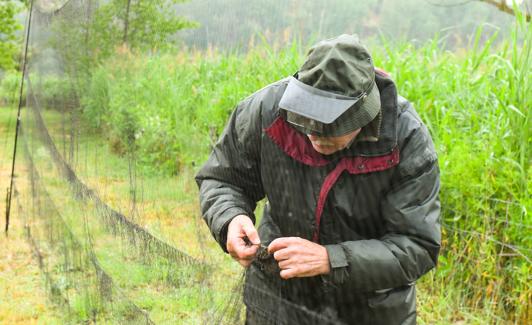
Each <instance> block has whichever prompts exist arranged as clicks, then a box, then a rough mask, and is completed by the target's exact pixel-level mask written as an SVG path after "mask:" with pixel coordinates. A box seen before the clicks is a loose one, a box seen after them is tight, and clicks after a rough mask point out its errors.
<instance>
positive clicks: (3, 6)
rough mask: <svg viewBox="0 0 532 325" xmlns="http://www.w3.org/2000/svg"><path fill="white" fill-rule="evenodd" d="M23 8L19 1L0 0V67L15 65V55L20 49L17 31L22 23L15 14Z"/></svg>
mask: <svg viewBox="0 0 532 325" xmlns="http://www.w3.org/2000/svg"><path fill="white" fill-rule="evenodd" d="M22 8H23V6H22V2H21V1H15V0H0V69H2V70H9V69H13V68H15V66H16V55H17V53H18V51H19V49H20V46H19V45H20V44H19V38H18V35H17V31H19V30H20V29H22V25H21V24H20V23H19V22H18V21H17V19H16V18H15V15H16V14H17V13H19V12H20V11H21V9H22Z"/></svg>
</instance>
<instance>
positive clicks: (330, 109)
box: [279, 34, 380, 136]
mask: <svg viewBox="0 0 532 325" xmlns="http://www.w3.org/2000/svg"><path fill="white" fill-rule="evenodd" d="M279 107H280V108H282V109H284V110H286V112H287V114H286V116H287V121H288V122H290V123H291V124H293V125H294V126H295V127H296V128H298V129H300V130H301V131H302V132H305V133H312V134H319V135H323V136H340V135H344V134H347V133H349V132H352V131H354V130H356V129H359V128H361V127H363V126H365V125H367V124H368V123H369V122H371V121H372V120H373V119H374V118H375V117H376V116H377V114H378V113H379V111H380V95H379V90H378V88H377V86H376V84H375V68H374V67H373V62H372V59H371V56H370V55H369V53H368V51H367V49H366V48H365V47H364V46H363V45H362V44H360V42H359V40H358V37H356V36H351V35H345V34H344V35H340V36H339V37H336V38H332V39H328V40H325V41H321V42H319V43H317V44H316V45H314V46H313V47H312V48H311V49H310V51H309V53H308V55H307V59H306V61H305V63H304V64H303V66H302V67H301V69H300V70H299V72H298V78H297V79H296V78H291V79H290V81H289V83H288V86H287V88H286V90H285V92H284V94H283V97H282V98H281V101H280V103H279Z"/></svg>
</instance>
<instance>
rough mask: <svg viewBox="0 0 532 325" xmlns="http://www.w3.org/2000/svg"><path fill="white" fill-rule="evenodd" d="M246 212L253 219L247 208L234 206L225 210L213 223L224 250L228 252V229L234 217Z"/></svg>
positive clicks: (215, 236)
mask: <svg viewBox="0 0 532 325" xmlns="http://www.w3.org/2000/svg"><path fill="white" fill-rule="evenodd" d="M240 214H244V215H247V216H249V217H250V218H251V220H253V217H252V216H250V215H249V213H248V212H246V210H244V209H242V208H239V207H234V208H229V209H227V210H225V211H224V212H223V213H222V214H221V215H220V216H219V217H218V218H216V223H215V224H214V225H213V226H214V227H213V235H214V238H215V239H216V241H217V242H218V244H220V247H222V249H223V251H224V252H226V253H228V252H227V229H228V228H229V223H231V221H232V220H233V219H234V217H236V216H238V215H240Z"/></svg>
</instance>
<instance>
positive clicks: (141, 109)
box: [12, 0, 512, 324]
mask: <svg viewBox="0 0 532 325" xmlns="http://www.w3.org/2000/svg"><path fill="white" fill-rule="evenodd" d="M180 2H181V1H164V0H158V1H135V0H120V1H119V0H68V1H53V0H34V1H31V10H30V11H31V14H30V15H29V17H28V22H27V23H26V28H27V37H26V42H27V57H26V64H25V67H26V69H25V71H24V94H23V97H22V104H23V106H24V108H23V110H22V117H21V124H20V128H19V141H18V152H19V153H20V154H19V156H20V159H19V160H18V161H17V175H18V177H17V178H16V182H15V187H14V190H13V197H12V202H13V203H12V207H13V209H12V210H13V211H14V212H13V213H16V216H17V217H20V218H24V224H25V234H26V236H27V240H28V242H29V244H30V246H31V249H32V252H33V254H34V256H35V259H36V261H37V262H38V265H39V267H40V269H41V271H42V274H43V278H44V282H45V285H46V288H47V290H48V293H49V295H50V300H51V301H52V302H53V303H54V304H57V305H58V306H60V307H61V308H62V309H61V310H63V311H64V313H65V319H68V320H69V321H71V322H73V323H98V322H103V323H123V324H143V323H146V324H244V322H245V320H246V314H247V317H248V320H249V321H250V322H251V323H252V324H255V323H256V324H298V323H305V324H343V323H345V315H344V316H342V315H338V310H344V311H345V310H346V308H348V306H351V305H352V306H362V305H364V306H366V307H367V308H370V309H372V308H373V309H372V310H373V311H372V312H373V313H375V315H376V316H375V317H377V316H378V317H380V316H379V315H378V313H379V306H380V304H382V303H386V304H389V303H393V301H396V302H397V303H398V304H400V302H401V301H404V300H405V299H411V298H412V297H408V296H404V295H405V292H407V291H405V290H406V289H405V288H407V287H409V286H410V285H411V284H405V285H401V286H397V288H400V289H397V288H393V287H379V285H373V286H372V285H371V283H368V284H367V287H368V288H371V289H368V290H365V289H364V288H365V287H366V284H360V286H359V287H360V288H361V289H360V291H357V292H354V293H353V295H352V296H351V297H344V298H345V299H344V298H341V299H339V301H343V302H342V303H344V304H345V306H343V307H342V308H343V309H342V308H340V309H335V308H322V309H320V308H313V307H312V303H310V304H302V303H300V301H299V300H297V299H292V298H291V297H292V296H293V292H291V290H297V288H298V286H297V285H292V286H286V287H285V286H284V284H281V285H280V286H278V287H275V288H272V287H268V286H269V282H267V280H264V281H263V282H260V285H256V283H257V282H249V281H246V276H249V274H246V272H250V271H247V269H244V268H242V267H240V266H239V265H238V263H236V262H235V261H233V260H232V259H231V258H230V256H229V255H227V254H224V253H223V251H222V249H221V248H220V246H219V245H218V244H217V243H216V242H215V240H214V239H213V238H212V237H213V236H212V234H211V233H210V231H209V228H208V227H207V226H206V225H205V222H204V221H203V220H202V216H201V212H200V209H199V202H198V189H197V185H196V183H195V181H194V175H195V174H196V173H197V171H198V169H199V167H200V166H201V165H203V164H204V163H205V161H206V160H207V158H208V156H209V153H210V151H211V149H212V148H213V147H214V146H215V143H216V141H217V139H218V138H219V137H220V136H221V135H222V134H223V130H224V126H225V124H226V122H227V120H228V118H229V116H230V113H231V112H232V110H233V109H234V105H236V104H237V103H238V102H239V101H240V100H242V99H244V98H245V97H246V96H248V95H249V94H251V93H253V92H254V91H256V90H258V89H260V88H261V87H262V86H264V85H266V84H268V83H270V82H273V81H275V80H278V79H281V78H282V77H286V76H290V75H292V74H293V73H294V72H295V71H297V68H298V66H299V65H300V64H301V63H302V59H303V57H302V55H301V51H299V47H300V46H301V47H303V45H301V44H302V43H304V42H308V41H309V40H315V39H316V38H317V37H324V36H325V35H327V36H329V35H333V34H335V33H336V32H338V31H341V30H343V28H345V27H346V26H347V27H349V26H352V25H353V24H354V23H355V22H353V21H352V20H350V19H344V20H345V21H347V22H349V21H351V22H349V23H347V25H346V26H336V25H335V19H334V17H331V16H330V15H327V10H326V9H327V1H316V2H314V1H313V2H311V3H309V4H307V5H304V4H303V2H298V1H292V2H288V3H287V4H285V1H269V2H268V4H265V5H264V6H266V7H267V8H266V9H265V8H262V7H260V6H258V5H257V4H256V2H253V1H240V2H239V1H233V2H234V4H237V6H236V7H233V11H231V12H230V13H229V12H224V11H223V10H224V8H223V5H220V4H219V3H216V4H211V5H209V2H208V1H191V2H190V3H188V4H181V3H180ZM341 2H342V1H339V3H341ZM376 3H377V4H372V6H378V3H381V2H376ZM209 6H213V7H212V8H209ZM234 8H237V9H238V10H237V9H234ZM364 8H366V9H367V8H370V9H371V8H372V7H371V6H369V5H360V6H358V8H355V9H353V10H355V11H356V12H358V11H357V10H362V9H364ZM274 9H275V10H274ZM264 10H271V12H280V11H282V12H283V15H279V16H274V15H268V16H265V15H262V14H261V13H263V11H264ZM305 10H308V11H309V12H312V13H313V16H312V19H313V20H312V21H313V22H312V23H309V22H308V19H307V18H308V17H306V18H305V17H298V16H297V13H302V12H305ZM356 12H353V13H350V14H349V15H351V14H356ZM222 13H223V14H222ZM346 15H347V14H346ZM246 17H253V21H251V20H246ZM344 18H346V17H344ZM198 21H202V22H204V23H202V24H204V25H205V27H204V28H198V27H199V26H200V24H199V23H198ZM257 21H258V22H260V24H257V26H281V27H278V28H272V29H268V28H265V29H262V30H257V28H259V27H255V30H254V27H253V24H254V23H253V22H257ZM287 21H290V23H288V22H287ZM283 24H284V25H283ZM296 25H298V26H299V27H301V30H302V32H301V33H300V34H296V33H294V31H293V29H292V27H290V26H296ZM244 28H247V29H246V30H250V31H252V32H249V33H248V32H246V33H248V34H246V35H247V36H249V37H247V38H241V37H239V36H240V35H243V34H242V33H244V32H242V31H241V30H243V29H244ZM364 28H365V30H368V29H370V28H371V26H369V27H368V26H366V27H364ZM362 29H363V28H362ZM255 32H260V33H259V34H254V33H255ZM290 42H293V43H290ZM260 44H262V45H260ZM290 44H294V45H292V47H291V48H290V46H288V47H287V48H288V49H287V50H285V51H284V52H283V51H280V52H277V51H276V50H277V49H279V48H280V47H282V46H285V45H290ZM225 45H227V48H231V49H232V50H231V51H229V50H228V55H227V57H225V58H224V57H223V55H219V53H220V52H221V51H223V47H224V46H225ZM258 46H263V47H264V48H265V49H266V50H265V51H257V50H256V48H257V47H258ZM242 52H246V53H247V54H246V55H244V56H241V57H238V56H235V55H234V54H235V53H242ZM140 53H141V54H142V55H141V54H140ZM265 53H266V54H265ZM268 53H269V54H270V55H271V57H270V58H268V57H266V56H267V55H268ZM250 62H251V63H250ZM243 65H246V68H247V69H251V70H252V71H253V69H256V70H257V71H258V70H260V71H261V73H262V74H263V75H265V77H264V78H263V80H255V79H252V78H248V77H246V76H247V75H241V74H240V72H241V69H242V66H243ZM261 78H262V77H261ZM198 80H199V81H198ZM192 98H194V99H195V100H192ZM360 166H363V165H360ZM361 168H363V167H361ZM331 170H332V169H331ZM331 170H327V172H331ZM280 172H284V171H280ZM327 175H330V174H324V175H323V178H325V177H326V176H327ZM289 176H290V175H287V179H288V178H289ZM333 176H334V175H333ZM336 176H337V177H338V176H339V175H336ZM327 177H329V176H327ZM328 179H329V178H328ZM361 179H362V178H361ZM287 182H288V180H287ZM237 185H238V184H237ZM377 185H378V184H377ZM377 185H376V186H377ZM228 186H229V187H231V186H232V185H231V184H229V185H228ZM287 188H292V189H293V190H294V191H298V189H300V190H301V189H302V188H305V187H304V184H292V183H290V184H288V185H287ZM318 191H319V189H318ZM368 191H370V190H368ZM247 194H250V193H247ZM315 194H316V196H318V195H319V193H315ZM290 195H291V194H290V193H277V194H276V198H277V201H276V202H284V203H283V204H287V203H286V200H290V199H291V196H290ZM360 195H362V197H366V200H367V202H368V204H373V203H375V202H371V200H373V199H374V198H372V197H371V196H369V195H367V193H366V194H365V193H360ZM365 195H366V196H365ZM299 203H300V202H294V204H299ZM315 203H316V202H315ZM265 206H266V210H268V209H269V208H270V207H269V206H268V203H266V199H262V200H261V201H260V202H259V203H258V208H257V209H256V217H257V226H258V224H259V219H260V218H261V215H262V210H263V208H264V207H265ZM506 208H508V207H506ZM511 208H512V207H510V209H511ZM325 209H327V207H326V208H325ZM497 209H504V207H503V208H497ZM294 213H296V214H297V213H299V212H298V211H294ZM448 213H451V212H448ZM330 217H331V216H325V217H324V220H325V219H327V220H328V221H327V222H329V220H332V218H330ZM331 222H332V221H331ZM359 226H361V227H365V225H364V224H362V225H359ZM383 227H384V226H383ZM286 229H291V228H290V225H288V226H286ZM382 230H383V229H369V230H368V231H369V232H374V233H375V234H377V233H379V232H380V231H382ZM447 231H448V233H449V234H452V238H453V239H454V242H460V241H462V240H463V238H471V237H468V236H469V235H468V234H467V233H464V232H460V231H453V229H451V228H447ZM293 235H294V236H296V235H298V236H302V237H304V235H305V234H302V233H301V234H300V233H298V231H297V230H294V231H293ZM419 240H420V242H421V241H422V240H423V239H419ZM391 243H393V238H392V239H391ZM390 245H392V246H393V244H390ZM407 246H408V245H407ZM407 246H403V247H407ZM392 252H393V254H396V255H397V256H398V260H400V258H401V256H403V255H402V254H406V252H404V251H401V250H400V249H399V248H397V249H395V248H393V247H392V248H390V250H389V251H388V253H389V254H392ZM253 263H254V265H255V266H254V269H255V270H261V272H263V273H264V274H268V273H276V272H279V270H278V269H276V265H275V263H273V264H272V257H271V256H269V255H268V253H267V252H265V251H264V248H262V249H261V251H260V253H259V254H258V255H257V257H256V258H255V259H254V261H253ZM411 271H412V270H404V272H406V273H408V272H411ZM379 272H382V270H381V271H379ZM412 272H414V271H412ZM414 273H415V272H414ZM255 276H257V275H255ZM259 276H260V275H259ZM318 278H319V279H317V281H324V282H327V281H328V280H327V279H326V278H325V277H324V278H323V279H322V278H321V277H318ZM290 281H292V280H290ZM293 281H298V280H293ZM292 283H295V282H292ZM386 283H387V284H393V283H394V281H393V279H392V280H390V281H387V282H386ZM265 286H266V287H265ZM341 286H342V285H341V284H336V285H335V284H334V283H329V284H328V285H326V286H324V290H323V291H320V292H306V291H304V290H306V289H304V288H305V287H304V285H302V286H301V288H303V289H301V290H302V292H305V295H308V296H314V297H315V299H310V300H308V301H311V302H315V303H316V304H318V305H319V304H320V303H321V300H320V299H322V298H323V299H329V298H330V297H333V296H334V294H335V293H334V292H336V291H335V290H337V289H338V287H341ZM294 288H295V289H294ZM266 289H267V290H266ZM244 291H245V292H246V299H247V301H248V302H247V303H246V304H244V300H243V292H244ZM408 292H409V294H411V295H414V291H408ZM296 295H297V294H296ZM299 295H301V293H299ZM335 299H336V298H335ZM394 299H395V300H394ZM362 300H363V301H362ZM392 300H393V301H392ZM350 304H351V305H350ZM368 304H369V305H368ZM246 305H247V308H246ZM264 306H269V308H270V309H268V308H265V307H264ZM272 306H276V307H275V308H274V309H275V312H272V311H271V310H272V309H271V307H272ZM346 306H347V307H346ZM353 308H355V307H353ZM387 310H393V308H392V309H387ZM350 313H351V312H350ZM351 314H352V315H356V314H357V313H356V312H352V313H351ZM351 314H350V315H351ZM398 315H407V317H415V311H413V310H411V311H407V313H406V314H405V312H404V311H400V312H398ZM381 316H382V315H381ZM342 317H343V318H342ZM360 317H370V316H367V314H364V313H361V316H360ZM371 317H373V316H371ZM393 317H394V314H393V312H392V314H390V315H385V317H380V319H393ZM410 319H412V318H410ZM348 321H349V323H357V322H358V321H360V322H361V323H364V324H365V323H367V322H368V319H366V318H361V319H349V320H348Z"/></svg>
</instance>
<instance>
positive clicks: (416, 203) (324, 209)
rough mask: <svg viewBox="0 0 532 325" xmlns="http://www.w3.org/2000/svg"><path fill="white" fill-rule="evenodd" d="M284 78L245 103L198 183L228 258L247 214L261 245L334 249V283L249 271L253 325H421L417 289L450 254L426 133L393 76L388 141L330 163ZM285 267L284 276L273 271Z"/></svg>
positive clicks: (386, 87) (359, 144) (385, 106)
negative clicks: (291, 105) (234, 223)
mask: <svg viewBox="0 0 532 325" xmlns="http://www.w3.org/2000/svg"><path fill="white" fill-rule="evenodd" d="M287 82H288V81H287V79H283V80H281V81H279V82H276V83H274V84H272V85H269V86H267V87H265V88H263V89H261V90H259V91H258V92H256V93H255V94H253V95H251V96H250V97H248V98H247V99H245V100H244V101H242V102H241V103H240V104H239V105H238V106H237V108H236V109H235V111H234V112H233V114H232V116H231V118H230V120H229V122H228V124H227V126H226V128H225V130H224V132H223V134H222V135H221V137H220V139H219V141H218V142H217V144H216V145H215V147H214V149H213V152H212V154H211V155H210V157H209V159H208V161H207V162H206V163H205V165H204V166H203V167H202V169H201V170H200V171H199V173H198V174H197V176H196V181H197V183H198V186H199V187H200V203H201V210H202V213H203V216H204V219H205V221H206V222H207V225H208V226H209V228H210V230H211V232H212V234H213V236H214V238H215V239H216V240H217V241H218V242H219V243H220V245H221V247H222V249H224V250H226V248H225V240H226V238H225V237H226V233H227V226H228V224H229V222H230V221H231V220H232V218H233V217H235V216H237V215H239V214H246V215H249V216H250V217H251V218H252V219H253V220H255V215H254V210H255V207H256V202H258V201H259V200H261V199H263V198H267V203H266V205H265V207H264V210H263V215H262V219H261V221H260V224H259V225H258V232H259V236H260V239H261V242H262V243H263V244H265V245H267V244H269V243H270V242H271V241H272V240H273V239H275V238H278V237H290V236H296V237H301V238H305V239H308V240H313V241H315V242H318V243H319V244H321V245H324V246H325V247H326V249H327V252H328V254H329V260H330V266H331V273H330V274H328V275H322V276H315V277H307V278H295V279H290V280H283V279H281V278H280V276H279V273H278V269H276V268H275V261H273V259H270V260H269V261H268V259H266V260H264V261H261V260H256V261H255V262H254V263H253V264H252V265H251V266H250V267H249V269H248V270H247V274H246V282H245V289H244V302H245V303H246V306H247V309H248V314H247V315H248V320H247V323H248V324H328V323H329V324H414V323H415V321H416V305H415V281H416V280H417V279H418V278H419V277H420V276H421V275H423V274H425V273H426V272H428V271H429V270H430V269H432V268H433V267H435V265H436V262H437V256H438V252H439V248H440V241H441V240H440V239H441V238H440V225H439V214H440V202H439V198H438V192H439V186H440V183H439V169H438V164H437V156H436V153H435V150H434V146H433V143H432V140H431V138H430V135H429V133H428V130H427V128H426V127H425V125H424V124H423V123H422V121H421V119H420V118H419V116H418V114H417V113H416V112H415V110H414V108H413V107H412V105H410V103H409V102H408V101H407V100H405V99H404V98H402V97H400V96H398V95H397V92H396V87H395V84H394V83H393V82H392V80H391V79H389V78H388V77H387V76H386V75H384V74H382V73H377V74H376V83H377V86H378V88H379V91H380V97H381V116H382V117H381V118H382V119H381V123H380V132H379V136H378V140H377V141H375V139H374V140H373V141H363V140H362V141H355V142H354V143H353V144H352V145H351V146H350V147H349V148H347V149H344V150H341V151H340V152H337V153H334V154H333V155H328V156H326V155H321V154H319V153H318V152H316V151H315V150H314V149H313V147H312V145H311V143H310V141H309V140H308V138H307V136H306V135H304V134H302V133H299V132H298V131H297V130H295V129H294V128H292V126H291V125H290V124H288V123H287V122H286V120H285V118H284V115H283V111H282V110H280V109H279V107H278V103H279V100H280V98H281V96H282V94H283V91H284V89H285V88H286V85H287ZM268 263H269V264H274V265H273V267H272V265H269V266H268Z"/></svg>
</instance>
